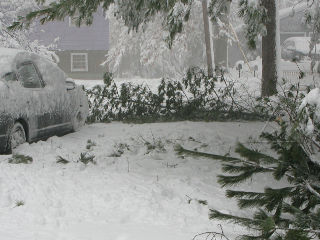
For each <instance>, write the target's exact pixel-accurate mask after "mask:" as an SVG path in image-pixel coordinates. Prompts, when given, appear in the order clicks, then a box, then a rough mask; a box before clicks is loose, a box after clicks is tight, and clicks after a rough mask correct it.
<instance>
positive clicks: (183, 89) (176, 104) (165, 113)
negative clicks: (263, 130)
mask: <svg viewBox="0 0 320 240" xmlns="http://www.w3.org/2000/svg"><path fill="white" fill-rule="evenodd" d="M104 82H105V85H103V86H101V85H100V86H96V87H94V88H92V89H89V90H87V94H88V96H89V100H90V103H89V105H90V112H91V115H90V117H89V122H99V121H102V122H104V121H110V120H127V121H133V120H135V121H143V122H145V121H160V120H166V121H168V120H226V119H228V120H232V119H246V120H252V119H262V118H264V117H265V115H264V114H263V112H261V109H260V108H256V104H251V103H252V102H250V101H244V98H243V93H242V92H239V91H238V86H237V85H236V84H235V83H234V82H232V81H228V80H227V79H225V78H224V76H222V77H219V79H218V78H217V77H215V78H209V77H208V76H207V75H206V73H205V71H204V70H202V69H200V68H196V67H195V68H191V69H189V70H188V72H187V74H186V75H185V77H184V78H183V79H182V80H181V81H177V80H171V79H162V81H161V83H160V85H159V86H158V88H157V92H153V91H152V90H151V89H150V88H149V86H148V85H147V84H141V85H139V84H132V83H123V84H121V86H118V85H117V84H116V83H115V82H114V81H113V77H112V75H111V74H109V73H108V74H106V75H105V79H104Z"/></svg>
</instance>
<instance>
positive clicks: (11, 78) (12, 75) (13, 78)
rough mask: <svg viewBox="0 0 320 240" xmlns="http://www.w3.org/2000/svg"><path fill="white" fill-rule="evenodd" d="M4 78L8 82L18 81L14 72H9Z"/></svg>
mask: <svg viewBox="0 0 320 240" xmlns="http://www.w3.org/2000/svg"><path fill="white" fill-rule="evenodd" d="M3 78H4V80H6V81H7V82H11V81H18V79H17V75H16V74H15V73H14V72H8V73H6V74H5V75H4V76H3Z"/></svg>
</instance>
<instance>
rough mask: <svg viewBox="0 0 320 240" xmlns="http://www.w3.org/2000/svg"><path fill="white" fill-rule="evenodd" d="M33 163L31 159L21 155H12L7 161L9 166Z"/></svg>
mask: <svg viewBox="0 0 320 240" xmlns="http://www.w3.org/2000/svg"><path fill="white" fill-rule="evenodd" d="M32 162H33V158H32V157H30V156H26V155H22V154H14V155H12V157H11V158H10V159H9V160H8V163H11V164H21V163H23V164H30V163H32Z"/></svg>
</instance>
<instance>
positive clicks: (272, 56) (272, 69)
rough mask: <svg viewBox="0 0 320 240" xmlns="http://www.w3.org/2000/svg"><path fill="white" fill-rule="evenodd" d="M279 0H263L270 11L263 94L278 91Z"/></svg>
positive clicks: (264, 50) (266, 38)
mask: <svg viewBox="0 0 320 240" xmlns="http://www.w3.org/2000/svg"><path fill="white" fill-rule="evenodd" d="M276 1H278V0H262V5H263V6H264V7H265V8H266V10H267V11H268V18H269V20H268V22H267V23H266V29H267V35H265V36H263V37H262V88H261V96H271V95H274V94H276V93H277V79H278V69H277V62H278V54H279V53H278V49H277V48H278V43H277V24H278V23H277V3H276Z"/></svg>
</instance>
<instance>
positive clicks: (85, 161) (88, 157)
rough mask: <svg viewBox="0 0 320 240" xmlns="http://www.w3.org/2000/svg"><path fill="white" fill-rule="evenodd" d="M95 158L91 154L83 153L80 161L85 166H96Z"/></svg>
mask: <svg viewBox="0 0 320 240" xmlns="http://www.w3.org/2000/svg"><path fill="white" fill-rule="evenodd" d="M94 158H95V156H94V155H93V154H91V153H89V152H82V153H80V158H79V161H80V162H82V163H83V164H85V165H87V164H88V163H93V164H96V162H95V161H94Z"/></svg>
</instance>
